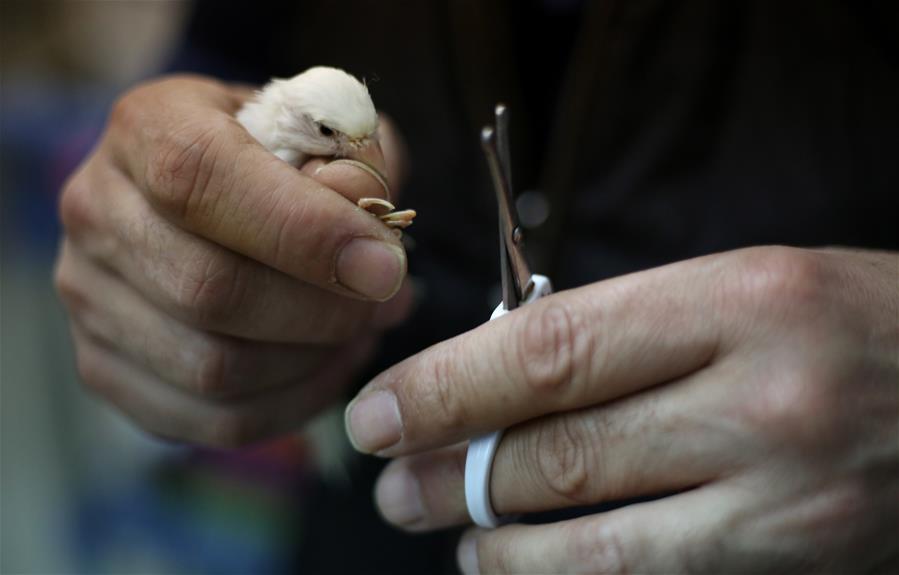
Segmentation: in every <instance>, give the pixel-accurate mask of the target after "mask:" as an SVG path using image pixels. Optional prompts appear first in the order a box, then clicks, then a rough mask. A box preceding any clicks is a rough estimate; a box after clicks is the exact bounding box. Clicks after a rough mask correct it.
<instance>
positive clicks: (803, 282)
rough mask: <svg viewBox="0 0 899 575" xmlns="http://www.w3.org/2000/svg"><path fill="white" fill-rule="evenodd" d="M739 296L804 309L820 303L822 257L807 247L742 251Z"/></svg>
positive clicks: (746, 300)
mask: <svg viewBox="0 0 899 575" xmlns="http://www.w3.org/2000/svg"><path fill="white" fill-rule="evenodd" d="M740 258H741V261H740V262H739V263H740V265H741V273H740V274H738V278H739V279H738V282H739V283H738V285H737V290H738V296H739V297H738V300H739V301H740V302H742V303H749V304H750V305H753V306H756V307H763V308H771V307H772V306H774V307H775V308H777V309H782V310H793V311H801V310H806V309H808V308H809V306H817V304H818V303H820V298H821V295H822V290H821V287H822V285H823V282H824V279H825V278H824V269H823V266H822V262H821V259H820V258H819V257H817V256H816V254H814V253H812V252H809V251H807V250H802V249H797V248H788V247H780V246H777V247H766V248H752V249H748V250H743V252H742V253H741V254H740Z"/></svg>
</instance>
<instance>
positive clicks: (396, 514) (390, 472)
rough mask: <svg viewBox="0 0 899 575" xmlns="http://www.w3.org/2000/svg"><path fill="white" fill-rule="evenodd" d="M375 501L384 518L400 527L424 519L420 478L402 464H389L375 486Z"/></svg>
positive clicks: (411, 524)
mask: <svg viewBox="0 0 899 575" xmlns="http://www.w3.org/2000/svg"><path fill="white" fill-rule="evenodd" d="M375 501H376V502H377V505H378V509H380V510H381V515H383V516H384V519H386V520H387V521H389V522H390V523H393V524H394V525H398V526H400V527H413V526H414V525H415V524H416V523H418V522H420V521H421V520H422V519H424V516H425V510H424V505H423V503H422V500H421V489H420V487H419V485H418V479H416V477H415V476H414V475H413V474H412V472H411V471H409V468H408V467H406V466H405V465H402V464H398V465H397V464H394V465H391V466H389V467H388V468H387V469H386V470H385V471H384V474H383V475H382V476H381V479H379V480H378V484H377V485H376V486H375Z"/></svg>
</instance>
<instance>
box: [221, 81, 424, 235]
mask: <svg viewBox="0 0 899 575" xmlns="http://www.w3.org/2000/svg"><path fill="white" fill-rule="evenodd" d="M237 121H238V122H240V123H241V124H242V125H243V126H244V127H245V128H246V129H247V131H248V132H250V134H251V135H252V136H253V137H254V138H256V139H257V140H259V142H260V143H261V144H262V145H263V146H265V148H266V149H268V150H269V151H270V152H272V153H273V154H275V155H276V156H278V157H279V158H281V159H282V160H284V161H285V162H287V163H289V164H291V165H293V166H295V167H301V166H302V165H303V164H304V163H305V162H306V160H308V159H309V158H310V157H311V156H331V157H336V158H340V159H342V161H344V162H347V163H352V164H354V165H356V166H357V167H359V168H361V169H363V170H365V171H366V172H368V173H369V174H371V176H372V177H374V178H375V179H376V180H378V182H379V183H380V184H381V185H382V186H383V187H384V190H385V192H386V193H387V196H388V197H389V196H390V192H389V188H388V185H387V180H386V178H385V177H384V175H383V173H382V172H381V169H379V168H380V166H383V155H382V153H381V145H380V143H379V141H378V113H377V111H376V110H375V105H374V103H373V102H372V99H371V95H370V94H369V93H368V88H367V87H366V86H365V84H363V83H362V82H360V81H359V80H357V79H356V78H354V77H353V76H351V75H350V74H347V73H346V72H344V71H343V70H339V69H337V68H329V67H325V66H316V67H314V68H309V69H308V70H306V71H305V72H303V73H301V74H298V75H296V76H294V77H293V78H290V79H286V80H285V79H280V78H275V79H273V80H272V81H271V82H269V83H268V84H266V85H265V86H263V88H262V90H259V91H257V92H256V95H255V97H254V98H253V99H252V100H250V101H249V102H247V103H246V104H245V105H244V106H243V108H241V109H240V110H239V111H238V113H237ZM359 206H360V207H362V208H365V209H367V210H369V211H372V212H374V213H376V214H377V215H378V216H379V217H380V218H381V220H382V221H384V222H385V223H386V224H387V225H388V226H390V227H393V228H400V229H402V228H405V227H407V226H408V225H410V224H411V223H412V218H414V217H415V212H414V211H412V210H403V211H400V212H394V211H393V210H394V207H393V204H391V203H390V202H388V201H385V200H383V199H381V198H363V199H361V200H359Z"/></svg>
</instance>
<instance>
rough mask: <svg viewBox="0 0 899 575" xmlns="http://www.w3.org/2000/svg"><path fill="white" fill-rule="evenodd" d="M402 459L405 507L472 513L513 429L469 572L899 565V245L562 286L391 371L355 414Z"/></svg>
mask: <svg viewBox="0 0 899 575" xmlns="http://www.w3.org/2000/svg"><path fill="white" fill-rule="evenodd" d="M347 423H348V429H349V430H350V433H351V435H352V436H353V440H354V444H355V445H356V446H357V448H358V449H360V450H362V451H365V452H370V453H377V454H379V455H381V456H386V457H396V458H397V459H395V460H394V461H393V462H391V463H390V464H389V465H388V467H387V468H386V470H385V471H384V473H383V475H382V476H381V478H380V479H379V483H378V485H377V488H376V499H377V503H378V505H379V508H380V510H381V512H382V514H383V515H384V517H385V518H386V519H387V520H388V521H390V522H392V523H394V524H396V525H398V526H400V527H403V528H405V529H408V530H412V531H421V530H430V529H435V528H440V527H445V526H449V525H458V524H465V523H468V522H469V519H468V515H467V512H466V508H465V499H464V490H463V474H464V457H465V444H464V443H460V442H462V441H464V440H465V439H467V438H470V437H473V436H476V435H479V434H482V433H484V432H488V431H491V430H494V429H500V428H508V430H507V432H506V434H505V435H504V438H503V441H502V443H501V444H500V446H499V449H498V451H497V455H496V459H495V462H494V468H493V475H492V479H491V485H490V491H491V495H492V501H493V506H494V508H495V510H496V511H497V513H499V514H517V513H527V512H534V511H545V510H552V509H561V508H566V507H573V506H583V505H588V504H595V503H600V502H607V501H614V500H621V499H625V498H631V497H639V496H653V495H655V496H660V498H659V499H656V500H653V501H650V502H645V503H640V504H634V505H629V506H626V507H622V508H618V509H615V510H612V511H608V512H603V513H598V514H593V515H587V516H584V517H580V518H577V519H573V520H566V521H560V522H557V523H552V524H548V525H536V526H535V525H530V526H525V525H508V526H503V527H500V528H498V529H495V530H491V531H481V530H472V531H470V532H469V533H468V534H467V535H466V536H464V537H463V539H462V541H461V543H460V546H459V554H458V557H459V562H460V566H461V567H462V569H463V571H465V572H466V573H475V572H483V573H523V572H524V573H535V572H538V573H560V572H591V573H594V572H596V573H737V572H751V573H779V572H802V573H806V572H812V573H817V572H828V573H837V572H839V573H845V572H893V573H895V572H896V571H897V569H899V537H897V533H899V255H897V254H891V253H873V252H862V251H850V250H837V249H826V250H801V249H792V248H782V247H765V248H752V249H745V250H739V251H735V252H729V253H723V254H718V255H713V256H708V257H702V258H698V259H695V260H689V261H685V262H681V263H677V264H673V265H669V266H665V267H661V268H657V269H653V270H649V271H645V272H641V273H636V274H632V275H628V276H624V277H620V278H616V279H612V280H608V281H604V282H600V283H596V284H593V285H589V286H586V287H583V288H580V289H575V290H571V291H568V292H561V293H557V294H554V295H552V296H550V297H547V298H544V299H542V300H539V301H538V302H536V303H534V304H532V305H529V306H526V307H524V308H521V309H519V310H516V311H514V312H513V313H510V314H508V315H507V316H505V317H503V318H501V319H498V320H496V321H493V322H489V323H486V324H484V325H482V326H480V327H478V328H477V329H475V330H472V331H471V332H469V333H466V334H463V335H461V336H459V337H457V338H455V339H452V340H449V341H447V342H443V343H441V344H438V345H436V346H433V347H431V348H430V349H428V350H426V351H424V352H422V353H420V354H418V355H417V356H414V357H412V358H410V359H408V360H406V361H404V362H402V363H400V364H398V365H396V366H394V367H393V368H391V369H390V370H388V371H386V372H385V373H383V374H381V375H380V376H378V377H377V378H376V379H375V380H374V381H372V382H371V383H370V384H369V385H368V386H367V387H366V388H365V389H363V390H362V391H361V392H360V394H359V396H358V397H357V398H356V399H355V400H354V402H353V403H352V404H351V405H350V406H349V408H348V411H347Z"/></svg>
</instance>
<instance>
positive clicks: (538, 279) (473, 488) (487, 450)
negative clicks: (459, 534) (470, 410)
mask: <svg viewBox="0 0 899 575" xmlns="http://www.w3.org/2000/svg"><path fill="white" fill-rule="evenodd" d="M531 280H532V281H533V282H534V287H533V288H532V289H531V293H530V294H528V297H527V299H525V300H524V301H523V302H521V305H526V304H529V303H532V302H534V301H536V300H538V299H540V298H542V297H543V296H547V295H549V294H551V293H552V291H553V288H552V283H550V281H549V278H548V277H546V276H541V275H536V274H535V275H533V276H531ZM507 313H509V310H507V309H506V308H504V307H503V304H502V303H500V304H499V305H498V306H496V309H495V310H493V314H492V315H491V316H490V321H493V320H495V319H497V318H499V317H502V316H504V315H506V314H507ZM503 431H504V430H502V429H501V430H499V431H494V432H492V433H487V434H485V435H481V436H479V437H475V438H473V439H472V440H471V441H470V442H469V443H468V453H467V454H466V456H465V504H466V505H467V506H468V514H469V515H471V520H472V521H474V522H475V524H476V525H478V526H480V527H487V528H494V527H499V525H500V524H501V523H502V519H501V518H499V517H497V515H496V513H495V512H494V511H493V504H492V503H491V501H490V476H491V474H492V472H493V458H494V456H496V449H497V448H498V447H499V442H500V441H501V440H502V438H503Z"/></svg>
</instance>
